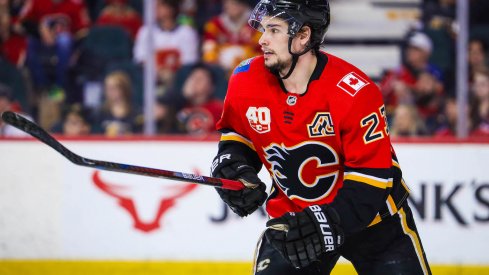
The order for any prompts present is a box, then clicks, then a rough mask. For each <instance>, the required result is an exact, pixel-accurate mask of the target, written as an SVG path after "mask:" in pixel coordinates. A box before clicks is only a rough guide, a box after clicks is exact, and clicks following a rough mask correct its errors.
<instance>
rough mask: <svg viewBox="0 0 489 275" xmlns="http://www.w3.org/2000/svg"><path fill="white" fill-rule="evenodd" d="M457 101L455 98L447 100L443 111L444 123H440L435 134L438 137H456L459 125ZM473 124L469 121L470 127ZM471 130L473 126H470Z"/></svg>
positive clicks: (451, 97)
mask: <svg viewBox="0 0 489 275" xmlns="http://www.w3.org/2000/svg"><path fill="white" fill-rule="evenodd" d="M457 116H458V109H457V100H456V99H455V97H453V96H450V97H447V98H446V99H445V105H444V109H443V114H442V118H443V122H442V123H440V124H441V126H440V127H439V128H438V129H437V130H436V131H435V132H434V136H436V137H454V136H455V133H456V125H457ZM471 124H472V123H471V122H470V121H469V125H471ZM469 128H471V126H469Z"/></svg>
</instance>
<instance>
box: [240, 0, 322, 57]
mask: <svg viewBox="0 0 489 275" xmlns="http://www.w3.org/2000/svg"><path fill="white" fill-rule="evenodd" d="M264 17H269V18H274V17H278V18H281V19H282V20H284V21H286V22H287V23H288V24H289V29H288V34H289V35H290V36H291V37H293V36H295V35H296V34H297V33H298V32H299V30H300V29H301V28H302V27H303V26H309V27H310V28H311V30H312V36H311V43H310V44H311V46H310V48H316V47H318V46H319V45H320V44H321V43H322V42H323V41H324V38H325V35H326V31H327V30H328V27H329V23H330V10H329V2H328V0H261V1H260V2H259V3H258V4H257V5H256V6H255V9H254V10H253V12H252V13H251V16H250V19H249V20H248V23H249V24H250V26H251V27H253V28H254V29H256V30H258V31H261V32H263V31H264V29H263V26H262V24H261V22H262V20H263V19H264Z"/></svg>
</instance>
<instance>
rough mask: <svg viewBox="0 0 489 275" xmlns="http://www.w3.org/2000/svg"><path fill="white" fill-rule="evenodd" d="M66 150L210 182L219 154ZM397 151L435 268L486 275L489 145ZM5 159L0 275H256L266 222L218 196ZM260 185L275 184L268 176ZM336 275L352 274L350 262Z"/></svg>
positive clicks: (165, 148)
mask: <svg viewBox="0 0 489 275" xmlns="http://www.w3.org/2000/svg"><path fill="white" fill-rule="evenodd" d="M64 144H65V145H66V146H67V147H68V148H70V149H71V150H73V151H75V152H76V153H79V154H80V155H82V156H85V157H89V158H93V159H100V160H108V161H114V162H121V163H127V164H136V165H141V166H149V167H154V168H161V169H166V170H174V171H182V172H189V173H194V174H202V175H208V171H209V164H210V162H211V160H212V157H213V155H214V154H215V152H216V150H217V145H216V141H215V140H208V141H176V140H143V141H141V140H119V141H103V140H76V141H64ZM394 148H395V149H396V151H397V153H398V157H399V161H400V164H401V167H402V169H403V171H404V178H405V179H406V181H407V183H408V185H409V186H410V188H411V190H412V198H413V202H414V204H415V206H414V204H412V205H413V212H414V214H415V218H416V221H417V226H418V229H419V231H420V234H421V237H422V241H423V245H424V247H425V250H426V253H427V256H428V260H429V261H430V263H431V264H432V265H433V270H434V271H435V270H436V271H437V272H436V273H438V274H488V273H489V269H488V268H489V253H487V252H486V251H487V244H489V171H488V170H487V167H488V166H487V163H489V143H441V144H438V143H395V144H394ZM0 156H1V157H0V167H2V179H1V182H0V196H1V199H0V227H1V230H0V274H9V273H8V272H9V270H10V271H13V270H18V269H19V268H20V269H22V268H24V269H25V270H24V272H14V273H10V274H50V273H49V272H50V271H49V270H54V271H56V270H58V271H60V270H65V271H66V272H63V273H70V274H76V273H73V272H70V271H69V270H84V268H86V269H89V270H94V272H95V271H96V270H101V269H102V270H114V272H113V273H111V274H126V273H124V272H136V274H138V273H137V272H141V274H143V273H144V274H153V273H152V272H154V274H165V273H164V272H165V271H168V272H170V271H171V273H168V274H190V272H191V274H220V273H216V272H214V271H215V270H223V271H222V272H223V273H222V274H249V268H250V266H251V264H250V263H251V261H252V257H253V251H254V248H255V244H256V238H257V236H259V234H260V233H261V232H262V230H263V229H264V224H265V221H266V217H265V215H263V214H262V213H260V212H258V213H256V214H254V215H252V216H250V217H248V218H246V219H241V218H239V217H237V216H235V215H232V214H231V213H229V212H225V210H224V209H225V208H224V205H223V204H222V202H221V201H220V200H219V198H218V196H217V195H216V193H215V191H214V190H213V189H212V188H209V187H206V186H196V187H190V186H189V185H187V184H185V183H180V182H174V181H169V180H164V179H155V178H148V177H141V176H134V175H127V174H119V173H113V172H104V171H102V172H100V173H95V171H94V170H92V169H89V168H84V167H80V166H76V165H73V164H71V163H70V162H68V161H66V160H65V159H64V158H63V157H62V156H60V155H59V154H58V153H56V152H55V151H53V150H52V149H51V148H49V147H47V146H45V145H43V144H41V143H39V142H36V141H32V140H29V141H12V140H9V141H5V140H3V141H0ZM261 177H262V179H263V180H264V181H266V182H267V183H269V179H268V177H267V175H266V174H264V171H262V173H261ZM189 268H190V269H192V270H193V269H195V271H188V269H189ZM2 269H3V270H2ZM28 270H31V271H33V272H34V273H30V272H29V271H28ZM35 270H43V272H41V273H39V272H38V273H35ZM213 270H214V271H213ZM54 271H53V272H54ZM211 271H212V272H211ZM199 272H200V273H199ZM217 272H219V271H217ZM335 272H338V273H334V274H354V273H351V272H353V271H352V269H351V266H349V265H348V264H345V261H342V262H341V264H340V265H339V266H338V268H337V269H336V270H335ZM85 273H86V274H92V273H93V272H91V271H86V272H85ZM95 273H96V272H95ZM95 273H94V274H95ZM436 273H435V274H436ZM53 274H54V273H53ZM80 274H81V273H80ZM132 274H134V273H132Z"/></svg>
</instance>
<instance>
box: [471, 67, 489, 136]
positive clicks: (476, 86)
mask: <svg viewBox="0 0 489 275" xmlns="http://www.w3.org/2000/svg"><path fill="white" fill-rule="evenodd" d="M473 79H474V80H473V84H472V92H473V97H474V100H473V105H472V108H471V110H472V114H473V115H472V117H473V122H474V131H473V133H472V135H489V71H477V72H475V73H474V76H473Z"/></svg>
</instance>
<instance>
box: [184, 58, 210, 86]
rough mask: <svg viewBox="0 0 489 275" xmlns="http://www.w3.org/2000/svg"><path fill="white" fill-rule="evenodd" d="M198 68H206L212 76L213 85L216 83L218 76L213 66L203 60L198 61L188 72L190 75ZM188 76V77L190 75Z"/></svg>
mask: <svg viewBox="0 0 489 275" xmlns="http://www.w3.org/2000/svg"><path fill="white" fill-rule="evenodd" d="M197 69H202V70H206V71H207V72H208V73H209V75H210V77H211V82H212V85H214V86H215V85H216V81H217V76H216V75H215V73H214V71H213V70H212V68H211V67H210V66H209V65H207V64H205V63H202V62H197V63H195V64H194V65H193V66H192V67H191V68H190V71H189V73H188V76H190V75H191V74H192V73H193V72H194V71H195V70H197ZM188 76H187V77H188Z"/></svg>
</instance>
